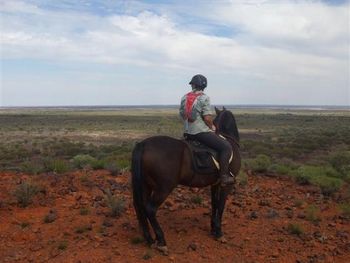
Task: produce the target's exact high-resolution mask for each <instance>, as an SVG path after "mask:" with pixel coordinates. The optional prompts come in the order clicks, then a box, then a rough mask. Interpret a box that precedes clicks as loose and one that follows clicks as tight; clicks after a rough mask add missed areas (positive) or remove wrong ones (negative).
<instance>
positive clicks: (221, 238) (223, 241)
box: [216, 236, 227, 244]
mask: <svg viewBox="0 0 350 263" xmlns="http://www.w3.org/2000/svg"><path fill="white" fill-rule="evenodd" d="M216 241H219V242H220V243H222V244H225V243H227V239H226V238H225V237H223V236H221V237H218V238H216Z"/></svg>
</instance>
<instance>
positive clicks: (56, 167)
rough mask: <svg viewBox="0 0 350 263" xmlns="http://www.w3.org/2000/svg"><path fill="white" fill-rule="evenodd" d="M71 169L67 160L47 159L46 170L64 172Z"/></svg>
mask: <svg viewBox="0 0 350 263" xmlns="http://www.w3.org/2000/svg"><path fill="white" fill-rule="evenodd" d="M70 169H71V167H70V165H69V163H68V162H67V161H66V160H61V159H48V160H46V161H45V170H46V172H54V173H58V174H62V173H66V172H68V171H69V170H70Z"/></svg>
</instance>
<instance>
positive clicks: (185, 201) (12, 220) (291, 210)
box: [0, 171, 350, 263]
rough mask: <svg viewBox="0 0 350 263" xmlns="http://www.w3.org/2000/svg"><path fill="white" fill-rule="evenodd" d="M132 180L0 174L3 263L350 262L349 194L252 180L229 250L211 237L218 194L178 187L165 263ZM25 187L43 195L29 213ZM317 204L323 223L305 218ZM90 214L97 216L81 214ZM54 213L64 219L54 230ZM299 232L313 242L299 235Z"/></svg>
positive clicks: (237, 200) (232, 211)
mask: <svg viewBox="0 0 350 263" xmlns="http://www.w3.org/2000/svg"><path fill="white" fill-rule="evenodd" d="M129 177H130V174H128V173H125V174H123V175H120V176H117V177H112V176H110V175H109V173H108V172H107V171H98V172H95V171H94V172H89V173H86V172H82V171H79V172H75V173H70V174H66V175H55V174H44V175H38V176H26V175H23V174H11V173H2V174H0V262H75V263H77V262H84V263H85V262H94V263H95V262H145V261H149V262H245V263H248V262H249V263H250V262H257V263H258V262H259V263H260V262H293V263H295V262H342V263H343V262H344V263H345V262H350V221H349V220H348V219H346V218H344V217H343V216H342V215H341V213H340V211H339V209H338V202H339V201H340V200H341V199H342V198H343V197H342V195H341V194H338V195H337V196H335V197H333V198H332V199H325V198H323V197H322V195H320V194H319V192H318V190H317V189H316V188H314V187H312V186H299V185H296V184H295V183H294V182H292V181H291V180H289V179H286V178H279V177H278V178H277V177H268V176H261V175H259V176H254V175H250V176H249V178H248V184H247V185H246V186H244V187H243V186H237V190H236V193H234V194H233V195H231V196H230V197H229V199H228V202H227V206H226V210H225V212H224V222H223V230H224V232H225V237H226V239H227V242H226V243H221V242H218V241H216V240H214V239H213V238H212V237H211V236H210V235H209V230H210V228H209V220H210V216H209V212H210V202H209V189H208V188H205V189H189V188H185V187H179V188H177V189H176V190H175V191H174V192H173V193H172V194H171V196H170V197H169V198H168V201H167V202H166V203H165V204H164V205H163V206H162V207H161V209H160V210H159V212H158V218H159V221H160V223H161V225H162V226H163V230H164V232H165V236H166V239H167V242H168V248H169V252H170V254H169V256H163V255H161V254H160V253H159V252H158V251H156V250H153V249H151V248H148V247H147V246H146V245H145V244H144V243H140V242H138V237H140V232H139V230H138V224H137V221H136V218H135V213H134V210H133V207H132V199H131V195H130V193H131V192H130V183H129V180H130V179H129ZM24 180H29V181H31V182H33V183H35V184H37V185H39V186H41V189H42V190H41V191H40V193H39V194H38V195H37V196H36V197H35V198H34V199H33V203H32V204H31V205H29V206H28V207H26V208H20V207H18V205H17V202H16V199H15V197H14V195H13V192H14V190H15V189H16V187H17V185H18V184H20V183H21V182H22V181H24ZM107 188H109V189H111V190H112V192H114V194H115V195H116V196H119V197H124V198H125V200H126V201H127V209H126V211H125V212H123V214H122V215H121V216H120V217H119V218H112V217H110V216H109V208H108V207H106V205H105V200H104V194H103V192H102V191H101V189H107ZM198 196H200V198H198ZM193 197H197V198H193ZM298 200H301V201H303V202H299V201H298ZM336 200H337V202H336ZM200 201H202V202H201V203H200ZM198 203H200V204H198ZM311 204H313V205H315V206H317V207H318V208H319V209H320V211H319V212H320V214H319V217H320V219H321V220H320V221H318V222H314V223H313V222H311V221H310V220H308V217H307V216H306V217H305V215H306V213H307V210H308V209H307V207H308V206H309V205H311ZM81 208H87V209H88V212H89V213H88V214H87V215H81ZM50 210H55V213H56V214H57V218H56V220H55V221H53V222H51V223H45V222H44V218H45V216H46V215H47V214H48V213H49V211H50ZM290 223H293V224H295V223H297V224H299V225H300V226H301V227H302V228H303V233H302V234H301V235H300V236H297V235H295V234H291V233H289V232H288V230H287V226H288V224H290ZM79 229H80V231H79Z"/></svg>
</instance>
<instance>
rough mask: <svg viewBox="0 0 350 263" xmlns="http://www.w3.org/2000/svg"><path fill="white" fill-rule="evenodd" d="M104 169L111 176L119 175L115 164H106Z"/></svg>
mask: <svg viewBox="0 0 350 263" xmlns="http://www.w3.org/2000/svg"><path fill="white" fill-rule="evenodd" d="M104 168H105V169H106V170H108V171H109V172H110V173H111V175H112V176H116V175H118V174H119V173H120V170H119V167H118V165H117V163H116V162H108V163H106V165H105V167H104Z"/></svg>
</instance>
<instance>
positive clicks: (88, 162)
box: [73, 154, 96, 169]
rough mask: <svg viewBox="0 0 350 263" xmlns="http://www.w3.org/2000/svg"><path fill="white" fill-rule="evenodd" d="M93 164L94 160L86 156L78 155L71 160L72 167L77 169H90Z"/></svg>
mask: <svg viewBox="0 0 350 263" xmlns="http://www.w3.org/2000/svg"><path fill="white" fill-rule="evenodd" d="M94 162H96V159H95V158H94V157H92V156H90V155H88V154H78V155H76V156H74V158H73V165H74V167H75V168H78V169H83V168H87V167H92V165H93V163H94Z"/></svg>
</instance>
